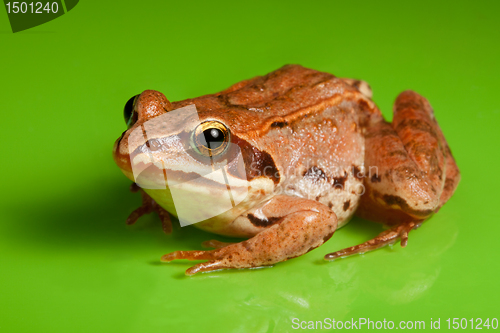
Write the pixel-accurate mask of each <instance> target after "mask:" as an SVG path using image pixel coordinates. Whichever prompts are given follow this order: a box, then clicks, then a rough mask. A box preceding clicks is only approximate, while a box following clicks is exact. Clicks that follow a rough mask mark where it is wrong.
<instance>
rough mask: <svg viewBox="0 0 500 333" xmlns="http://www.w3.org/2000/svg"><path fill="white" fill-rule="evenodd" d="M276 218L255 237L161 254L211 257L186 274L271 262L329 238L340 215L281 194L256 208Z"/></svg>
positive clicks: (266, 216)
mask: <svg viewBox="0 0 500 333" xmlns="http://www.w3.org/2000/svg"><path fill="white" fill-rule="evenodd" d="M257 210H258V212H259V216H260V218H261V219H263V220H264V219H267V220H268V221H273V224H272V225H270V226H268V227H266V228H263V230H262V231H261V232H260V233H258V234H257V235H256V236H254V237H253V238H251V239H249V240H246V241H243V242H241V243H236V244H231V245H227V246H224V247H222V248H219V249H215V250H211V251H176V252H172V253H170V254H166V255H164V256H163V257H162V260H163V261H172V260H175V259H189V260H209V261H208V262H205V263H201V264H198V265H195V266H193V267H191V268H189V269H188V270H187V271H186V274H187V275H193V274H196V273H198V272H206V271H212V270H218V269H225V268H250V267H259V266H269V265H273V264H275V263H278V262H280V261H285V260H288V259H291V258H294V257H298V256H300V255H302V254H304V253H306V252H308V251H310V250H312V249H314V248H316V247H318V246H320V245H322V244H323V243H324V242H326V241H327V240H328V239H329V238H330V237H331V236H332V235H333V233H334V232H335V229H336V228H337V217H336V216H335V213H333V212H332V211H331V210H330V209H329V208H328V207H326V206H325V205H323V204H320V203H318V202H316V201H313V200H307V199H302V198H297V197H289V196H284V195H279V196H276V197H274V198H272V199H271V200H270V201H268V202H267V203H265V204H264V205H263V206H261V207H260V208H258V209H257Z"/></svg>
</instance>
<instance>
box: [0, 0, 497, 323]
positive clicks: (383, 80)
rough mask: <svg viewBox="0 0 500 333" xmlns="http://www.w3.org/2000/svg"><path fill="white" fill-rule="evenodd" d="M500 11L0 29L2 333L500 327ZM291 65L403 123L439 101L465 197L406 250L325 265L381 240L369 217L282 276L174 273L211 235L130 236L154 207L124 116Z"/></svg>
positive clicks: (228, 13) (147, 15)
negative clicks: (129, 158)
mask: <svg viewBox="0 0 500 333" xmlns="http://www.w3.org/2000/svg"><path fill="white" fill-rule="evenodd" d="M499 4H500V3H499V2H498V1H474V2H473V3H469V2H466V1H455V2H453V3H447V2H442V3H441V4H437V3H435V1H412V2H403V1H390V2H384V3H381V2H378V1H373V2H370V3H368V2H367V3H366V4H362V3H360V2H354V1H347V2H339V1H335V2H333V1H332V2H326V1H325V2H324V3H321V4H319V3H315V2H312V1H303V2H296V3H292V2H286V3H282V4H277V3H274V4H273V3H269V2H268V1H259V2H252V3H251V4H250V3H248V4H243V3H241V4H237V3H236V2H232V1H231V2H227V3H222V2H220V3H213V4H208V3H200V4H196V3H194V2H187V1H177V2H164V1H156V2H144V3H140V2H132V1H130V2H127V3H126V4H122V5H121V7H116V6H113V5H111V4H109V3H106V2H101V1H80V3H79V4H78V6H77V7H75V9H74V10H72V11H71V12H70V13H68V14H66V15H63V16H62V17H60V18H58V19H56V20H54V21H51V22H49V23H47V24H44V25H41V26H38V27H36V28H33V29H30V30H27V31H24V32H20V33H17V34H12V33H11V31H10V27H9V26H8V21H7V15H6V14H5V13H4V14H1V13H0V45H1V49H2V52H0V59H1V64H2V68H1V74H0V76H1V78H2V79H1V81H0V82H1V83H0V84H1V92H0V96H1V98H0V108H1V110H2V113H1V115H2V121H1V123H2V129H1V131H0V137H1V143H2V150H1V154H2V159H1V163H0V170H1V175H2V189H3V191H2V194H1V197H0V198H1V200H0V205H1V207H0V220H1V223H0V331H1V332H121V333H125V332H176V331H183V332H288V331H293V329H292V319H293V318H299V319H300V320H305V321H309V320H314V321H316V320H323V319H324V318H327V317H328V318H335V319H336V320H351V318H354V319H355V320H356V319H358V318H360V317H362V318H370V319H371V320H383V319H384V318H385V319H386V320H392V321H394V322H395V323H396V325H398V323H399V321H402V320H404V321H409V320H422V321H425V325H426V328H427V329H429V328H430V323H429V322H430V319H431V318H433V320H436V319H437V318H441V330H446V329H447V323H446V319H447V318H449V317H451V318H454V317H457V318H462V317H466V318H477V317H481V318H488V317H489V318H493V317H496V318H498V317H500V313H499V309H500V301H499V296H500V287H499V284H498V273H499V264H498V259H499V245H498V235H499V234H500V224H499V214H498V207H499V204H498V198H499V195H498V188H499V177H498V171H497V169H498V168H497V166H498V165H497V163H498V161H499V157H498V147H497V145H498V142H499V139H500V137H499V132H500V131H499V129H498V126H499V125H500V104H499V102H498V94H499V91H498V90H499V87H498V82H499V74H500V70H499V69H500V66H499V64H498V61H499V59H500V46H499V41H500V21H499V20H498V14H499V10H500V6H499ZM287 63H300V64H302V65H304V66H307V67H311V68H314V69H318V70H323V71H328V72H331V73H334V74H336V75H338V76H341V77H354V78H362V79H364V80H367V81H368V82H369V83H370V84H371V86H372V88H373V90H374V99H375V101H376V103H377V104H378V105H379V106H380V108H381V109H382V110H383V112H384V114H385V115H386V116H387V117H388V118H390V117H391V108H392V102H393V101H394V99H395V98H396V96H397V94H398V93H399V92H401V91H402V90H405V89H414V90H416V91H418V92H420V93H421V94H423V95H424V96H426V97H427V98H428V99H429V100H430V102H431V104H432V105H433V107H434V109H435V113H436V117H437V118H438V120H439V123H440V125H441V127H442V129H443V131H444V133H445V135H446V137H447V139H448V142H449V143H450V145H451V148H452V150H453V152H454V155H455V157H456V159H457V161H458V165H459V167H460V169H461V171H462V182H461V183H460V186H459V188H458V190H457V192H456V194H455V195H454V197H453V198H452V199H451V200H450V201H449V203H447V204H446V205H445V206H444V207H443V208H442V209H441V211H440V212H439V213H438V214H437V215H435V216H434V217H433V218H432V219H431V220H430V221H429V222H428V223H426V224H425V225H424V226H422V227H421V228H420V229H419V230H417V231H414V232H412V233H411V234H410V239H409V244H408V246H407V247H406V248H405V249H402V248H401V247H400V246H399V245H395V246H394V247H393V248H392V249H391V248H384V249H381V250H378V251H375V252H373V253H367V254H365V255H362V256H355V257H351V258H348V259H343V260H339V261H335V262H329V263H327V262H324V261H323V260H322V257H323V255H324V254H326V253H328V252H332V251H334V250H337V249H341V248H344V247H347V246H351V245H355V244H357V243H360V242H362V241H365V240H368V239H369V238H370V237H373V236H375V235H376V234H377V233H378V232H379V231H380V230H381V227H380V226H378V225H375V224H372V223H370V222H367V221H363V220H360V219H355V220H353V221H352V222H351V223H350V224H349V225H348V226H347V227H345V228H344V229H342V230H340V231H338V232H337V233H336V234H335V235H334V236H333V237H332V239H331V240H330V241H329V242H328V243H326V244H325V245H323V246H321V247H320V248H318V249H316V250H314V251H312V252H310V253H308V254H306V255H304V256H302V257H300V258H297V259H293V260H291V261H288V262H285V263H281V264H278V265H276V267H274V268H266V269H260V270H253V271H250V270H244V271H223V272H216V273H212V274H202V275H199V276H194V277H192V278H187V277H185V276H184V270H185V269H187V268H188V267H189V266H190V265H191V263H189V262H184V261H181V262H174V263H170V264H162V263H160V262H159V258H160V256H161V255H162V254H165V253H167V252H170V251H173V250H179V249H184V250H192V249H199V248H200V243H201V242H202V241H204V240H207V239H210V238H212V235H210V234H207V233H204V232H202V231H198V230H195V229H194V228H193V227H185V228H182V229H181V228H177V229H176V230H174V233H173V234H172V235H170V236H166V235H164V234H163V233H162V231H161V228H160V226H159V221H158V219H157V217H156V216H153V215H151V216H147V217H144V218H142V219H141V220H140V221H139V222H138V223H137V225H135V226H132V227H126V226H125V224H124V221H125V219H126V217H127V215H128V214H129V213H130V212H131V211H132V210H133V209H134V208H136V207H137V205H138V204H139V202H140V198H139V196H138V195H137V194H132V193H130V192H129V191H128V186H129V184H130V182H129V181H128V180H127V179H126V178H125V177H124V176H123V175H122V174H121V172H120V171H119V170H118V168H117V167H116V166H115V165H114V163H113V161H112V158H111V147H112V144H113V142H114V140H115V139H116V138H118V136H119V135H120V134H121V133H122V131H124V130H125V124H124V121H123V119H122V114H121V113H122V108H123V105H124V103H125V102H126V101H127V99H128V98H129V97H131V96H133V95H135V94H137V93H140V92H141V91H143V90H145V89H156V90H160V91H162V92H164V93H165V95H166V96H167V97H168V98H169V99H170V100H179V99H184V98H189V97H195V96H199V95H202V94H206V93H211V92H216V91H219V90H221V89H223V88H226V87H227V86H229V85H231V84H232V83H235V82H237V81H239V80H242V79H246V78H250V77H252V76H255V75H261V74H265V73H268V72H270V71H272V70H274V69H276V68H278V67H280V66H282V65H284V64H287ZM218 239H220V240H223V238H220V237H219V238H218ZM469 327H470V323H469Z"/></svg>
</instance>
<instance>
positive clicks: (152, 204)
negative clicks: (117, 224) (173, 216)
mask: <svg viewBox="0 0 500 333" xmlns="http://www.w3.org/2000/svg"><path fill="white" fill-rule="evenodd" d="M130 191H131V192H134V193H135V192H137V191H141V196H142V205H141V207H139V208H137V209H136V210H134V211H133V212H132V213H130V215H129V216H128V218H127V221H126V223H127V225H132V224H134V223H135V222H137V220H138V219H139V218H140V217H141V216H143V215H146V214H150V213H152V212H155V213H156V214H157V215H158V217H159V218H160V220H161V224H162V229H163V232H165V233H166V234H171V233H172V222H171V221H170V215H169V214H168V212H167V211H166V210H165V209H163V208H162V207H160V205H158V204H157V203H156V201H154V199H153V198H151V197H150V196H149V195H147V194H146V192H144V191H143V190H142V189H141V188H140V187H139V186H138V185H137V184H136V183H133V184H132V185H131V186H130Z"/></svg>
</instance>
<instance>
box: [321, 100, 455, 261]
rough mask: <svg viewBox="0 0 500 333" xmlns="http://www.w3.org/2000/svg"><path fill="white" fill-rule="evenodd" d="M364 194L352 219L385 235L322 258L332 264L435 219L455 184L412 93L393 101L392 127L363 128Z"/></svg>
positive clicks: (434, 127)
mask: <svg viewBox="0 0 500 333" xmlns="http://www.w3.org/2000/svg"><path fill="white" fill-rule="evenodd" d="M365 129H366V133H365V147H366V153H365V168H366V171H367V174H366V176H367V177H366V178H365V181H364V186H365V193H364V194H363V196H362V197H361V200H360V205H359V208H358V210H357V211H356V214H357V215H358V216H360V217H362V218H365V219H368V220H372V221H376V222H380V223H383V224H385V225H388V226H389V227H390V229H388V230H386V231H384V232H382V233H381V234H380V235H378V236H377V237H375V238H374V239H372V240H369V241H367V242H365V243H363V244H360V245H357V246H353V247H350V248H347V249H344V250H341V251H337V252H334V253H330V254H327V255H326V256H325V259H326V260H334V259H336V258H338V257H345V256H349V255H352V254H355V253H364V252H367V251H370V250H374V249H377V248H380V247H382V246H385V245H387V244H391V243H394V242H396V241H397V240H399V239H400V240H401V246H403V247H404V246H406V243H407V239H408V233H409V232H410V231H411V230H412V229H416V228H417V227H418V226H420V224H421V223H422V221H424V220H425V219H427V218H428V217H430V216H431V215H432V214H433V213H435V212H436V211H437V210H438V209H439V208H440V207H441V206H442V205H443V204H444V203H445V202H446V201H447V200H448V199H449V198H450V197H451V195H452V194H453V192H454V190H455V188H456V187H457V185H458V182H459V180H460V173H459V171H458V167H457V165H456V163H455V160H454V159H453V156H452V155H451V151H450V149H449V147H448V144H447V142H446V140H445V138H444V135H443V133H442V132H441V129H440V128H439V125H438V124H437V122H436V120H435V118H434V113H433V110H432V108H431V107H430V105H429V102H428V101H427V100H426V99H425V98H423V97H422V96H420V95H419V94H417V93H415V92H413V91H405V92H403V93H401V94H400V95H399V96H398V98H397V99H396V102H395V106H394V119H393V123H392V124H389V123H387V122H385V121H384V120H383V119H382V118H378V119H372V120H371V122H370V123H368V126H367V127H366V128H365Z"/></svg>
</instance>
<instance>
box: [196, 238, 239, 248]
mask: <svg viewBox="0 0 500 333" xmlns="http://www.w3.org/2000/svg"><path fill="white" fill-rule="evenodd" d="M231 244H234V243H227V242H221V241H218V240H215V239H211V240H208V241H204V242H203V243H201V246H203V247H208V248H213V249H221V248H223V247H226V246H228V245H231Z"/></svg>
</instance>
